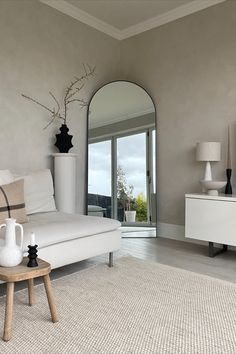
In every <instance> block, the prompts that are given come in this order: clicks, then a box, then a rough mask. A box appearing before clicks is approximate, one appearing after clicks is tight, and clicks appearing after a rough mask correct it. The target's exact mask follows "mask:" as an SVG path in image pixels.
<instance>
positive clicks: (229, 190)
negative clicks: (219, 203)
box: [225, 168, 233, 194]
mask: <svg viewBox="0 0 236 354" xmlns="http://www.w3.org/2000/svg"><path fill="white" fill-rule="evenodd" d="M231 175H232V169H231V168H227V169H226V178H227V184H226V187H225V194H232V193H233V192H232V186H231V182H230V180H231Z"/></svg>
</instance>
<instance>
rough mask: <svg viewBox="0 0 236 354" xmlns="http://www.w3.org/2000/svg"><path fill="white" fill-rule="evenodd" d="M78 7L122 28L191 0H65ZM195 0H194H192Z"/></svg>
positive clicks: (161, 13)
mask: <svg viewBox="0 0 236 354" xmlns="http://www.w3.org/2000/svg"><path fill="white" fill-rule="evenodd" d="M66 1H67V2H69V3H71V4H72V5H74V6H76V7H77V8H78V9H81V10H84V11H86V12H87V13H89V14H90V15H92V16H95V17H97V18H98V19H100V20H102V21H104V22H106V23H108V24H110V25H112V26H114V27H116V28H118V29H120V30H124V29H127V28H128V27H130V26H134V25H137V24H138V23H140V22H143V21H147V20H149V19H150V18H152V17H155V16H159V15H163V14H164V13H165V12H167V11H170V10H173V9H176V8H177V7H179V6H181V5H184V4H187V3H190V2H192V1H193V0H167V1H166V0H143V1H127V0H119V1H117V0H110V1H104V0H98V1H96V0H86V1H81V0H66ZM194 1H196V0H194Z"/></svg>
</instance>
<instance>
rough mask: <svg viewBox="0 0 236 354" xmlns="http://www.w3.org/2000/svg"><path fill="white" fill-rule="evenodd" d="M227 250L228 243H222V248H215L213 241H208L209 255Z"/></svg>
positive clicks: (213, 255) (212, 255) (215, 254)
mask: <svg viewBox="0 0 236 354" xmlns="http://www.w3.org/2000/svg"><path fill="white" fill-rule="evenodd" d="M227 250H228V245H223V248H220V249H217V250H216V249H215V248H214V242H209V257H215V256H217V255H218V254H221V253H224V252H226V251H227Z"/></svg>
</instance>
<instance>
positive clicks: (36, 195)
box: [16, 169, 56, 215]
mask: <svg viewBox="0 0 236 354" xmlns="http://www.w3.org/2000/svg"><path fill="white" fill-rule="evenodd" d="M20 178H23V179H24V182H25V183H24V193H25V208H26V213H27V214H28V215H30V214H35V213H43V212H49V211H56V206H55V200H54V188H53V180H52V175H51V171H50V170H48V169H47V170H41V171H36V172H32V173H31V174H29V175H26V176H21V177H17V178H16V179H17V180H18V179H20Z"/></svg>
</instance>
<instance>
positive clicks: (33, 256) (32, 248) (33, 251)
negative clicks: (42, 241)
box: [27, 232, 38, 267]
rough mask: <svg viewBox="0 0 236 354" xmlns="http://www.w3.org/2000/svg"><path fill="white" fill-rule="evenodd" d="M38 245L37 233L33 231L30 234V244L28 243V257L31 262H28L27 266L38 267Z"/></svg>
mask: <svg viewBox="0 0 236 354" xmlns="http://www.w3.org/2000/svg"><path fill="white" fill-rule="evenodd" d="M37 247H38V245H36V242H35V234H34V232H32V233H31V235H30V245H28V258H29V262H28V264H27V267H38V262H37V257H38V255H37V252H38V250H37Z"/></svg>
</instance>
